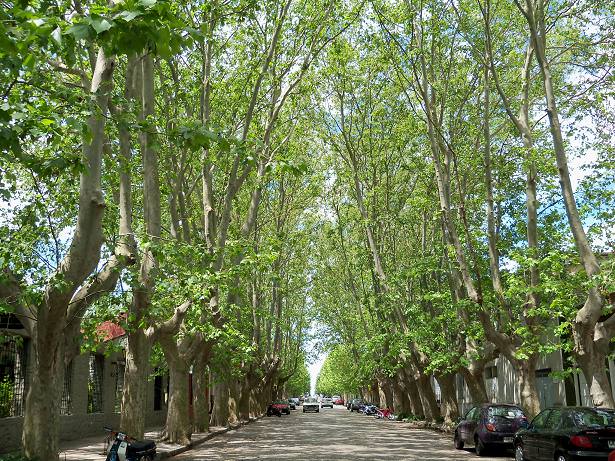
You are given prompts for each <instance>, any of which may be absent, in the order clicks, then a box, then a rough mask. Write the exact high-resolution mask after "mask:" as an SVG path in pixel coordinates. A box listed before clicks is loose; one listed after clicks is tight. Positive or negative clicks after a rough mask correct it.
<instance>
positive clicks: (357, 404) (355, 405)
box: [349, 399, 365, 411]
mask: <svg viewBox="0 0 615 461" xmlns="http://www.w3.org/2000/svg"><path fill="white" fill-rule="evenodd" d="M361 405H365V402H363V400H361V399H352V400H351V401H350V408H349V410H350V411H359V409H360V408H361Z"/></svg>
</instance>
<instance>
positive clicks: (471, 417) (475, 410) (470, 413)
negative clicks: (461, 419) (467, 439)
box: [465, 407, 478, 421]
mask: <svg viewBox="0 0 615 461" xmlns="http://www.w3.org/2000/svg"><path fill="white" fill-rule="evenodd" d="M477 414H478V408H477V407H474V408H472V409H471V410H470V411H468V412H467V413H466V417H465V420H466V421H473V420H474V417H475V416H476V415H477Z"/></svg>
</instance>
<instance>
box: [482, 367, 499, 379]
mask: <svg viewBox="0 0 615 461" xmlns="http://www.w3.org/2000/svg"><path fill="white" fill-rule="evenodd" d="M497 377H498V367H497V366H496V365H494V366H492V367H486V368H485V379H493V378H497Z"/></svg>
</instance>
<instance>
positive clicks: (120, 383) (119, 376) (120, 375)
mask: <svg viewBox="0 0 615 461" xmlns="http://www.w3.org/2000/svg"><path fill="white" fill-rule="evenodd" d="M113 364H114V365H115V370H113V374H114V375H115V406H114V411H115V413H120V412H121V411H122V394H123V392H124V373H125V371H126V363H125V362H124V361H123V360H118V361H117V362H113Z"/></svg>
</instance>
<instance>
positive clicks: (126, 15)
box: [115, 10, 142, 22]
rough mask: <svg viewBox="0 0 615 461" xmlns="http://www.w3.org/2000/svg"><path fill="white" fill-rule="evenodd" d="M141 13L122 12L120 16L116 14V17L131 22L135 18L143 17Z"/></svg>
mask: <svg viewBox="0 0 615 461" xmlns="http://www.w3.org/2000/svg"><path fill="white" fill-rule="evenodd" d="M141 14H142V13H141V12H140V11H128V10H126V11H122V12H121V13H119V14H116V15H115V17H116V18H117V19H123V20H124V21H126V22H130V21H132V20H133V19H134V18H137V17H139V16H141Z"/></svg>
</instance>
